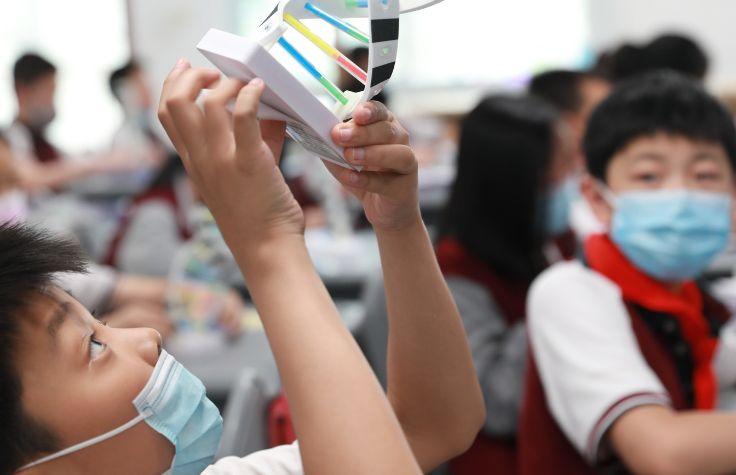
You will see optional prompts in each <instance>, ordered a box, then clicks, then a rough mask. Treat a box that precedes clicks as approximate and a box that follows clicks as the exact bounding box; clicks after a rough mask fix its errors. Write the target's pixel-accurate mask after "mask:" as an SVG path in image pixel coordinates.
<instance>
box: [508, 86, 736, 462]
mask: <svg viewBox="0 0 736 475" xmlns="http://www.w3.org/2000/svg"><path fill="white" fill-rule="evenodd" d="M585 153H586V157H587V165H588V170H589V173H590V175H591V176H590V177H587V178H586V179H585V180H584V182H583V186H582V191H583V194H584V197H585V199H586V200H587V201H588V203H589V205H590V206H591V207H592V209H593V211H594V212H595V214H596V216H597V217H598V219H599V220H600V221H601V222H603V223H605V224H606V226H607V229H608V233H607V234H604V235H594V236H592V237H590V238H589V239H588V240H587V241H586V243H585V262H584V263H581V262H574V263H561V264H558V265H556V266H554V267H552V268H551V269H549V270H548V271H547V272H545V273H544V274H543V275H542V276H540V277H539V279H538V280H537V282H536V283H535V284H534V286H533V287H532V290H531V293H530V297H529V302H528V305H529V309H528V311H529V317H528V319H529V334H530V341H531V347H532V356H533V357H532V362H531V364H530V371H529V374H528V378H527V386H526V391H527V393H526V398H525V401H524V405H523V414H522V421H521V424H520V427H521V429H520V445H521V447H520V452H521V460H520V462H521V473H522V474H537V473H552V474H557V473H559V474H563V473H564V474H567V473H575V474H586V473H598V470H600V469H601V468H602V466H606V465H609V464H610V465H614V467H617V469H618V470H623V471H624V472H627V473H628V472H632V473H654V474H659V473H667V474H669V473H676V474H693V475H695V474H698V475H706V474H719V473H733V472H735V471H736V450H734V441H735V440H736V414H731V413H727V412H717V411H716V408H717V404H718V401H717V394H718V386H719V385H721V386H722V387H726V386H733V385H734V384H736V358H735V356H736V344H735V342H734V331H733V329H732V328H729V325H727V322H728V320H729V317H730V315H729V314H728V312H726V310H725V309H724V308H723V307H722V306H721V305H720V304H719V303H717V302H716V301H714V300H713V299H712V298H711V297H709V295H708V294H707V293H706V292H704V291H703V290H701V289H700V288H699V287H698V285H697V284H696V283H695V281H694V279H696V278H697V277H698V276H699V275H701V274H702V272H703V271H705V270H706V268H707V266H708V265H709V263H710V262H711V260H712V259H713V258H714V257H715V256H716V255H717V254H719V253H720V252H721V251H723V250H724V249H725V247H726V245H727V244H728V242H729V239H730V237H731V229H732V228H731V225H732V219H733V197H734V191H735V190H736V186H735V183H736V182H735V181H734V171H735V170H736V131H735V130H734V124H733V121H732V118H731V116H730V115H729V113H728V112H727V111H726V110H725V109H724V108H723V107H722V106H721V105H720V104H719V103H718V102H717V101H716V100H715V99H714V98H713V97H711V96H710V95H708V94H707V93H706V92H705V91H704V90H703V89H702V88H701V87H700V86H698V85H697V84H696V83H694V82H691V81H690V80H688V79H686V78H684V77H682V76H679V75H677V74H675V73H654V74H652V75H649V76H646V77H643V78H640V79H638V80H634V81H632V82H628V83H625V84H623V85H622V86H620V88H619V89H617V90H616V91H615V92H614V93H613V94H612V95H611V97H609V98H608V99H607V100H606V101H604V102H603V103H602V104H601V106H600V107H599V108H598V109H597V110H596V111H595V112H594V114H593V116H592V118H591V121H590V124H589V126H588V131H587V135H586V138H585ZM615 470H616V469H614V471H615ZM616 473H619V472H616Z"/></svg>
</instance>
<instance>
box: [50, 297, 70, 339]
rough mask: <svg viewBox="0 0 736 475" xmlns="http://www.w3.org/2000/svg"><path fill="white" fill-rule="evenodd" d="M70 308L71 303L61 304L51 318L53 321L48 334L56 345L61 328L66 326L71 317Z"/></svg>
mask: <svg viewBox="0 0 736 475" xmlns="http://www.w3.org/2000/svg"><path fill="white" fill-rule="evenodd" d="M69 308H70V305H69V302H62V303H60V304H59V306H58V307H57V308H56V310H55V311H54V314H53V315H52V316H51V320H49V324H48V326H47V327H46V331H47V332H48V334H49V336H51V339H52V340H53V341H54V343H56V339H57V336H58V334H59V328H61V326H62V325H63V324H64V322H65V321H66V320H67V317H68V316H69Z"/></svg>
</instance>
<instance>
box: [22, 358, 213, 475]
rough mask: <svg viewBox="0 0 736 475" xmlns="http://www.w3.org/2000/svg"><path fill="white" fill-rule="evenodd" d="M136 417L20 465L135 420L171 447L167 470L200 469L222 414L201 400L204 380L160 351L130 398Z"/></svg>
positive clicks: (187, 474) (190, 474) (175, 474)
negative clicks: (133, 396)
mask: <svg viewBox="0 0 736 475" xmlns="http://www.w3.org/2000/svg"><path fill="white" fill-rule="evenodd" d="M133 405H134V406H135V408H136V409H137V410H138V416H137V417H136V418H134V419H133V420H131V421H130V422H128V423H126V424H124V425H122V426H120V427H118V428H117V429H113V430H111V431H110V432H107V433H105V434H102V435H100V436H98V437H95V438H93V439H89V440H87V441H85V442H81V443H79V444H76V445H74V446H72V447H69V448H67V449H64V450H62V451H60V452H57V453H55V454H51V455H49V456H47V457H44V458H42V459H39V460H37V461H35V462H33V463H30V464H28V465H26V466H24V467H22V468H21V470H25V469H27V468H31V467H34V466H36V465H39V464H42V463H45V462H49V461H51V460H54V459H57V458H59V457H63V456H65V455H69V454H71V453H73V452H77V451H79V450H82V449H84V448H87V447H89V446H91V445H95V444H99V443H100V442H102V441H104V440H108V439H110V438H112V437H115V436H116V435H118V434H120V433H121V432H124V431H126V430H128V429H130V428H131V427H133V426H135V425H136V424H138V423H140V422H141V421H146V423H147V424H148V425H149V426H151V427H152V428H153V429H154V430H156V432H159V433H160V434H162V435H163V436H164V437H166V438H167V439H168V440H169V441H170V442H171V443H172V444H173V445H174V447H175V455H174V460H173V462H172V464H171V468H170V469H169V472H167V473H171V474H172V475H194V474H199V473H201V472H202V471H203V470H204V469H205V468H207V466H208V465H210V464H211V463H212V461H213V459H214V456H215V452H216V451H217V447H218V445H219V443H220V437H221V436H222V417H220V412H219V411H218V410H217V407H215V405H214V404H213V403H212V402H211V401H210V400H209V399H207V396H206V395H205V388H204V385H203V384H202V382H201V381H200V380H198V379H197V378H196V377H195V376H194V375H192V374H191V373H190V372H189V371H187V370H186V368H184V366H182V365H181V363H179V362H178V361H176V360H175V359H174V357H173V356H171V355H169V354H168V353H166V352H165V351H161V355H160V356H159V359H158V362H157V363H156V367H155V368H154V370H153V374H152V375H151V377H150V379H149V380H148V383H146V385H145V387H144V388H143V390H142V391H141V392H140V394H138V396H136V398H135V399H134V400H133Z"/></svg>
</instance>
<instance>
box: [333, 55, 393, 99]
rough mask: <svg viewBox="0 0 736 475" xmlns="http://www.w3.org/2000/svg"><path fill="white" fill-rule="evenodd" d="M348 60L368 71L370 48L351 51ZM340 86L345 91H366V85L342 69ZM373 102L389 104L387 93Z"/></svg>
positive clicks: (339, 78)
mask: <svg viewBox="0 0 736 475" xmlns="http://www.w3.org/2000/svg"><path fill="white" fill-rule="evenodd" d="M346 56H347V57H348V59H349V60H350V61H352V62H353V63H355V64H357V65H358V67H359V68H360V69H362V70H363V71H368V56H369V54H368V48H366V47H364V46H359V47H357V48H353V49H351V50H350V51H349V52H348V53H347V55H346ZM337 84H338V86H339V87H340V89H341V90H343V91H353V92H362V91H363V89H365V85H364V84H363V83H362V82H360V81H359V80H358V79H357V78H355V77H354V76H353V75H352V74H350V73H348V72H347V71H345V70H344V69H342V68H340V72H339V77H338V81H337ZM372 100H374V101H377V102H380V103H382V104H387V103H388V96H386V92H385V91H381V92H380V93H379V94H378V95H377V96H375V97H374V98H373V99H372Z"/></svg>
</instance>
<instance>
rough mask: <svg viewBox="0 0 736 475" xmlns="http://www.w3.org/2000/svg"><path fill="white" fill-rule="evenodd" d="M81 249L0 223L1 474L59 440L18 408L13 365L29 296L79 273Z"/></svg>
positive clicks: (17, 382)
mask: <svg viewBox="0 0 736 475" xmlns="http://www.w3.org/2000/svg"><path fill="white" fill-rule="evenodd" d="M85 268H86V261H85V258H84V255H83V253H82V250H81V249H80V248H79V246H77V245H76V244H73V243H72V242H71V241H67V240H63V239H58V238H55V237H52V236H51V235H49V234H47V233H46V232H44V231H40V230H37V229H33V228H30V227H26V226H22V225H15V224H12V225H11V224H2V225H0V474H2V475H5V474H10V473H13V472H14V471H15V470H17V469H18V468H20V467H21V466H22V465H23V464H24V463H28V462H29V461H31V459H32V458H33V457H36V456H38V455H39V454H42V453H47V452H52V451H56V450H58V449H59V441H58V438H57V437H56V436H55V434H53V432H51V431H50V430H49V429H47V428H46V427H44V426H43V425H42V424H41V423H39V422H38V421H36V420H34V419H33V418H31V417H30V415H29V414H27V412H26V411H25V410H24V408H23V404H22V400H21V397H22V394H23V388H22V385H21V378H20V375H19V372H18V369H17V367H16V355H15V352H16V351H17V349H18V345H19V337H20V333H21V323H22V321H23V318H24V314H25V315H27V313H26V312H28V311H29V310H30V309H31V307H32V303H33V301H34V297H37V296H38V295H40V293H42V292H44V289H45V288H47V287H48V286H49V285H50V284H52V283H53V282H54V275H55V274H56V273H58V272H77V273H78V272H84V271H85Z"/></svg>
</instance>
